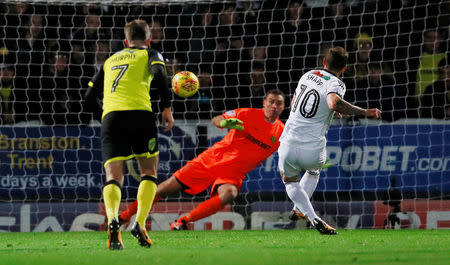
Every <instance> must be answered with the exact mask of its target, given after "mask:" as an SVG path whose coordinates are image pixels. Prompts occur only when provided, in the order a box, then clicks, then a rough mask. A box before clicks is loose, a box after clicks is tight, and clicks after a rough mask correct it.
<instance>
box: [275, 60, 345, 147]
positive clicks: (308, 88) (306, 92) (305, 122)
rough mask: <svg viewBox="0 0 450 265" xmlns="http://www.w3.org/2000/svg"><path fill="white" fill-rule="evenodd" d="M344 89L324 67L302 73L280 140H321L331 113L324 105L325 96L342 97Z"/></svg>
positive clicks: (323, 138)
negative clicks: (331, 94) (333, 94)
mask: <svg viewBox="0 0 450 265" xmlns="http://www.w3.org/2000/svg"><path fill="white" fill-rule="evenodd" d="M345 90H346V89H345V84H344V82H342V81H341V80H340V79H339V78H337V77H336V76H335V75H334V74H333V73H331V72H328V71H327V70H325V69H316V70H311V71H309V72H307V73H306V74H304V75H303V76H302V77H301V78H300V81H299V82H298V85H297V88H296V89H295V101H294V102H293V104H292V106H291V112H290V113H289V119H288V120H287V122H286V126H285V128H284V131H283V134H282V135H281V138H280V142H283V141H289V140H294V141H296V142H317V141H325V140H326V139H325V135H326V134H327V132H328V128H329V126H330V123H331V121H332V119H333V115H334V111H332V110H330V108H329V107H328V104H327V95H328V94H329V93H336V94H338V95H339V96H340V97H341V98H343V97H344V94H345Z"/></svg>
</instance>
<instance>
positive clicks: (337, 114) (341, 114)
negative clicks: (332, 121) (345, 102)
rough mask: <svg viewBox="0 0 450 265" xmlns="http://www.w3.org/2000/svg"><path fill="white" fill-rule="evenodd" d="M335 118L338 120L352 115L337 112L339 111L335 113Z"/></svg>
mask: <svg viewBox="0 0 450 265" xmlns="http://www.w3.org/2000/svg"><path fill="white" fill-rule="evenodd" d="M334 116H335V117H337V118H338V119H342V118H346V117H350V115H348V114H344V113H340V112H337V111H335V112H334Z"/></svg>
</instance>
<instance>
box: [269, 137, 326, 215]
mask: <svg viewBox="0 0 450 265" xmlns="http://www.w3.org/2000/svg"><path fill="white" fill-rule="evenodd" d="M290 147H291V145H289V144H284V143H282V144H281V145H280V147H279V148H278V155H279V160H278V168H279V170H280V174H281V177H282V179H283V182H284V184H285V188H286V193H287V195H288V197H289V198H290V199H291V200H292V201H293V202H294V205H295V206H294V211H295V208H298V209H299V210H300V211H301V213H303V214H304V215H306V217H307V218H308V219H309V220H310V221H312V220H314V219H316V218H317V217H318V216H317V215H316V213H315V212H314V208H313V207H312V204H311V202H310V200H309V196H308V194H307V193H306V191H305V190H304V189H303V187H302V186H301V185H300V183H299V182H298V175H299V174H300V172H301V171H302V168H301V166H300V165H299V162H298V160H299V158H301V157H302V154H301V153H300V152H298V151H299V148H290ZM294 216H296V215H293V217H294ZM297 217H300V216H297Z"/></svg>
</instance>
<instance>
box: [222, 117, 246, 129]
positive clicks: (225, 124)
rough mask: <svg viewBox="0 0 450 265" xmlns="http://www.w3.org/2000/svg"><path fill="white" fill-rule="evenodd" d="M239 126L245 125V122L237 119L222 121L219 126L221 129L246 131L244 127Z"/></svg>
mask: <svg viewBox="0 0 450 265" xmlns="http://www.w3.org/2000/svg"><path fill="white" fill-rule="evenodd" d="M238 124H243V122H242V121H241V120H239V119H236V118H230V119H226V120H221V121H220V124H219V126H220V128H228V129H236V130H239V131H242V130H244V126H242V125H238Z"/></svg>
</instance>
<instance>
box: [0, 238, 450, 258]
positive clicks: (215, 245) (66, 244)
mask: <svg viewBox="0 0 450 265" xmlns="http://www.w3.org/2000/svg"><path fill="white" fill-rule="evenodd" d="M150 237H151V238H152V240H153V242H154V245H153V246H152V247H151V248H150V249H144V248H141V247H140V246H138V244H137V242H136V241H135V239H134V238H132V237H131V234H130V233H129V232H124V233H123V239H124V244H125V249H124V250H123V251H109V250H108V249H106V232H69V233H67V232H65V233H0V264H1V265H3V264H20V265H25V264H33V265H40V264H46V265H51V264H58V265H63V264H64V265H65V264H74V265H75V264H76V265H82V264H95V265H101V264H107V265H114V264H120V265H135V264H136V265H139V264H142V265H143V264H152V265H153V264H188V265H194V264H198V265H204V264H214V265H221V264H223V265H225V264H226V265H238V264H245V265H249V264H270V265H275V264H283V265H284V264H310V265H316V264H408V265H411V264H434V265H436V264H450V230H340V231H339V235H337V236H325V235H320V234H319V233H318V232H317V231H315V230H272V231H179V232H178V231H177V232H175V231H164V232H150Z"/></svg>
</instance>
